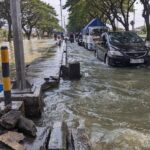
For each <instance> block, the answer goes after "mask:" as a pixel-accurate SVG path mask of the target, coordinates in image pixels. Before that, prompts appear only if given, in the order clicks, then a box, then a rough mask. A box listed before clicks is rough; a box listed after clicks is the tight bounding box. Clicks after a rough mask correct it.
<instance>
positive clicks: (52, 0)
mask: <svg viewBox="0 0 150 150" xmlns="http://www.w3.org/2000/svg"><path fill="white" fill-rule="evenodd" d="M42 1H45V2H47V3H49V4H50V5H52V6H53V7H54V8H55V9H56V12H57V14H58V19H59V20H60V0H42ZM65 2H66V0H62V5H64V4H65ZM142 10H143V7H142V5H141V4H140V3H138V4H135V27H139V26H142V25H144V19H143V17H142ZM67 18H68V12H67V10H63V20H65V23H67V22H68V20H67ZM130 20H133V14H130ZM63 22H64V21H63ZM130 28H131V27H130Z"/></svg>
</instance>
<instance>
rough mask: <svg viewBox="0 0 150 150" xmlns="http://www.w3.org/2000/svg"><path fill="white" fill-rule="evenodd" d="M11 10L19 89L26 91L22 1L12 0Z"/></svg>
mask: <svg viewBox="0 0 150 150" xmlns="http://www.w3.org/2000/svg"><path fill="white" fill-rule="evenodd" d="M10 10H11V19H12V27H13V42H14V49H15V64H16V79H17V81H16V82H17V89H19V90H24V89H25V88H26V80H25V64H24V49H23V37H22V25H21V10H20V0H10Z"/></svg>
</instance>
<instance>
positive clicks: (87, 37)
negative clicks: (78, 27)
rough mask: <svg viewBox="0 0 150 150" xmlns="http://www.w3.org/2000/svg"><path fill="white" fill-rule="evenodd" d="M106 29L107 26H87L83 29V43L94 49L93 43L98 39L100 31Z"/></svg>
mask: <svg viewBox="0 0 150 150" xmlns="http://www.w3.org/2000/svg"><path fill="white" fill-rule="evenodd" d="M106 31H108V27H105V26H95V27H88V28H87V29H86V30H84V31H83V33H82V34H83V45H84V47H85V48H87V49H88V50H95V44H96V43H97V42H98V41H99V40H100V36H101V34H102V33H104V32H106Z"/></svg>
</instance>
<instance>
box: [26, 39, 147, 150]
mask: <svg viewBox="0 0 150 150" xmlns="http://www.w3.org/2000/svg"><path fill="white" fill-rule="evenodd" d="M45 42H46V41H45ZM33 45H34V44H33ZM47 48H48V45H47ZM58 54H59V49H57V48H55V49H52V50H49V51H48V53H47V57H43V58H42V59H40V61H37V62H36V63H35V66H37V64H38V68H37V69H36V68H35V70H31V71H30V72H29V74H30V76H31V77H33V78H34V80H35V79H36V78H37V80H42V77H41V75H42V76H44V75H47V74H49V73H50V72H51V70H49V65H52V64H55V62H57V59H54V58H57V57H58ZM68 55H69V61H74V60H76V61H79V62H80V65H81V74H82V78H81V80H79V81H68V80H61V82H60V85H59V87H58V88H55V89H52V90H49V91H47V92H45V93H44V102H45V107H44V112H43V114H42V118H41V119H40V120H38V121H37V122H36V123H37V124H38V125H39V126H44V125H49V124H50V122H52V121H57V120H65V121H66V122H67V124H68V125H69V127H78V126H85V128H86V129H87V132H88V134H89V137H90V140H91V142H92V144H93V147H94V149H95V150H150V68H149V67H145V66H141V67H132V68H112V67H108V66H106V65H105V64H104V63H102V62H100V61H99V60H97V59H96V57H95V56H94V53H93V52H92V51H87V50H85V49H84V48H83V47H79V46H77V44H76V43H73V44H70V43H69V44H68ZM33 65H34V63H33ZM35 82H36V81H35ZM39 82H40V81H39ZM37 83H38V82H37Z"/></svg>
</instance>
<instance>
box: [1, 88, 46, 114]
mask: <svg viewBox="0 0 150 150" xmlns="http://www.w3.org/2000/svg"><path fill="white" fill-rule="evenodd" d="M11 93H12V94H11V96H12V102H13V101H22V102H24V109H25V116H27V117H39V116H40V115H41V113H42V110H43V100H42V94H41V87H34V88H32V90H31V91H28V90H25V91H20V90H14V89H12V91H11ZM3 100H4V97H3V93H0V101H3Z"/></svg>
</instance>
